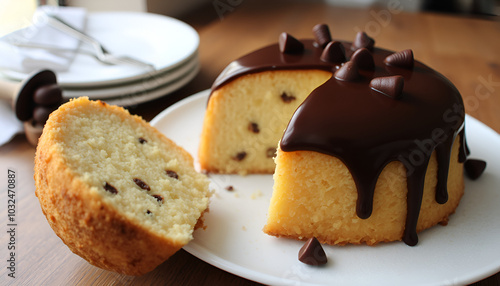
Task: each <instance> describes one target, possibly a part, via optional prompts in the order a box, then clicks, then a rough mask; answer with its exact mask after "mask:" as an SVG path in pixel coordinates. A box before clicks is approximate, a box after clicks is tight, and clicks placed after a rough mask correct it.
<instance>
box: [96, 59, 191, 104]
mask: <svg viewBox="0 0 500 286" xmlns="http://www.w3.org/2000/svg"><path fill="white" fill-rule="evenodd" d="M199 71H200V66H199V64H198V65H196V66H195V67H193V68H192V69H191V70H190V71H188V72H187V73H186V74H184V75H182V76H181V77H179V79H178V80H175V81H173V82H170V83H168V84H166V85H163V86H160V87H157V88H155V89H152V90H144V89H140V90H138V91H136V92H133V91H132V90H131V93H129V94H126V95H124V96H120V97H113V98H105V99H103V101H105V102H107V103H109V104H114V105H120V106H133V105H136V104H140V103H143V102H147V101H151V100H154V99H157V98H160V97H162V96H165V95H167V94H169V93H171V92H174V91H176V90H178V89H180V88H181V87H183V86H185V85H186V84H188V83H189V82H190V81H191V80H193V78H194V77H195V76H196V75H197V74H198V72H199Z"/></svg>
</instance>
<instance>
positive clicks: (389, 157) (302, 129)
mask: <svg viewBox="0 0 500 286" xmlns="http://www.w3.org/2000/svg"><path fill="white" fill-rule="evenodd" d="M313 33H314V36H315V39H314V40H297V39H295V38H294V37H292V36H290V35H288V34H286V33H283V34H282V35H280V39H279V43H278V44H274V45H270V46H267V47H264V48H262V49H259V50H257V51H254V52H252V53H250V54H248V55H246V56H243V57H241V58H240V59H238V60H236V61H234V62H233V63H231V64H230V65H229V66H228V67H227V68H226V69H225V70H224V71H223V72H222V73H221V75H220V76H219V77H218V78H217V80H216V81H215V83H214V86H213V88H212V90H213V91H217V90H219V89H221V88H223V87H225V86H227V85H228V84H232V83H233V82H235V81H237V80H238V79H241V78H244V77H250V76H255V75H259V74H263V73H266V72H281V71H311V72H313V71H314V72H316V71H326V72H329V73H330V76H329V77H328V79H326V80H325V81H324V82H323V83H321V84H319V85H318V86H317V87H316V88H315V89H314V90H313V91H312V92H311V93H310V94H309V95H308V96H307V97H306V98H305V100H304V101H303V102H302V103H301V104H300V106H299V107H298V108H297V110H296V111H295V113H294V114H293V116H292V118H291V120H290V121H289V123H288V126H287V127H286V129H285V131H284V134H283V136H282V138H281V141H280V143H279V145H278V150H277V157H276V158H275V161H276V173H275V175H274V180H275V186H274V193H273V198H272V200H271V205H270V209H269V214H268V222H267V225H266V226H265V227H264V231H265V232H266V233H268V234H271V235H275V236H284V237H291V238H296V239H307V238H310V237H318V239H319V240H320V242H323V243H331V244H345V243H363V242H366V243H368V244H375V243H378V242H380V241H393V240H401V239H402V240H403V241H404V242H405V243H406V244H408V245H412V246H413V245H416V244H417V242H418V237H417V231H420V230H423V229H425V228H428V227H431V226H432V225H435V224H437V223H443V224H444V223H446V222H447V219H448V216H449V215H450V214H451V213H453V212H454V211H455V209H456V207H457V206H458V202H459V201H460V198H461V196H462V194H463V168H462V166H463V164H462V163H463V162H464V161H465V159H466V156H467V154H468V150H467V147H466V143H465V136H464V118H465V111H464V105H463V102H462V98H461V96H460V94H459V92H458V90H457V89H456V88H455V86H454V85H453V84H452V83H451V82H450V81H449V80H447V79H446V78H445V77H444V76H442V75H441V74H439V73H438V72H436V71H434V70H433V69H431V68H429V67H428V66H426V65H424V64H422V63H421V62H419V61H416V60H414V58H413V52H412V51H411V50H404V51H401V52H396V53H395V52H391V51H388V50H384V49H380V48H376V47H374V43H375V42H374V40H373V39H372V38H370V37H368V36H367V35H366V34H365V33H363V32H360V33H358V34H357V36H356V38H355V40H354V42H352V43H350V42H344V41H334V40H332V39H331V36H330V32H329V29H328V27H327V26H326V25H317V26H315V27H314V29H313ZM277 74H278V73H277ZM276 77H278V76H276ZM278 96H279V95H278ZM281 96H282V98H283V95H281ZM286 96H289V95H288V94H286ZM209 107H210V101H209ZM209 109H210V108H209ZM207 112H208V111H207ZM241 116H244V114H243V113H242V114H241ZM287 120H288V119H287ZM260 128H265V127H264V126H260ZM202 144H203V143H202ZM455 145H456V146H455ZM453 150H455V151H453ZM313 153H314V154H313ZM245 154H246V153H245ZM287 154H294V155H293V156H294V157H292V155H289V156H290V157H286V158H292V159H293V160H294V161H292V162H291V163H290V162H288V161H286V160H291V159H283V158H285V156H287ZM316 154H323V155H326V157H321V159H318V160H317V161H314V160H313V159H312V158H313V157H314V156H316ZM243 157H244V156H243ZM336 159H338V160H340V161H339V163H338V164H337V163H335V164H337V165H343V166H344V165H345V167H347V170H348V172H347V173H348V174H347V175H345V174H344V173H345V172H343V171H342V172H341V171H339V174H341V175H338V176H337V175H335V176H337V177H335V176H333V177H332V176H330V177H328V176H329V174H328V173H329V172H330V171H332V170H329V169H328V168H330V167H326V166H331V165H330V163H331V162H330V161H331V160H336ZM308 161H310V162H314V164H310V165H307V164H306V163H307V162H308ZM394 162H396V163H397V164H400V165H401V164H402V166H403V167H404V171H403V173H402V175H401V176H399V177H397V180H400V181H404V183H403V186H402V187H401V188H399V189H397V188H396V187H394V186H392V185H391V183H390V182H389V183H387V184H388V185H387V186H386V185H384V184H385V183H384V182H382V183H380V184H381V185H383V186H381V187H376V186H378V180H379V179H380V180H382V179H384V181H391V179H390V176H386V175H385V174H382V173H384V172H383V171H384V169H385V168H386V167H391V168H392V165H393V163H394ZM287 163H290V164H289V165H288V166H287ZM337 165H335V166H334V167H335V168H337ZM390 165H391V166H390ZM398 166H399V165H398ZM450 168H452V169H453V170H451V169H450ZM297 169H301V170H297ZM388 169H390V168H388ZM397 169H398V167H394V168H392V169H391V170H394V171H391V172H393V173H395V172H396V171H395V170H397ZM449 171H453V176H450V178H451V177H453V178H451V179H450V178H449V176H448V173H449ZM307 172H309V174H312V176H313V177H311V176H309V177H308V175H307V174H306V173H307ZM332 172H333V171H332ZM386 173H387V172H386ZM336 174H337V173H336ZM382 175H383V176H382ZM323 177H324V178H323ZM382 177H384V178H382ZM386 177H387V178H389V179H386ZM426 177H429V178H426ZM325 178H326V179H325ZM428 180H429V182H427V181H428ZM450 180H453V182H451V183H450V182H449V181H450ZM344 181H346V182H344ZM349 181H353V183H352V185H353V189H354V190H355V193H356V194H355V195H353V198H354V199H353V200H354V201H355V207H354V209H355V214H356V216H357V217H350V216H349V214H347V213H348V212H349V210H342V211H340V209H342V208H346V206H347V205H349V202H347V203H345V204H344V203H337V202H335V203H331V202H330V201H329V199H317V198H315V197H319V196H320V195H321V196H324V197H325V198H327V197H328V196H325V195H324V194H325V193H327V192H330V191H331V190H337V189H339V190H340V191H339V192H343V191H344V189H349V188H350V187H349V184H350V182H349ZM304 182H306V183H307V184H304ZM339 182H341V183H339ZM450 184H451V185H452V186H453V192H452V195H453V196H452V197H450V200H451V201H452V202H448V201H449V196H448V188H449V185H450ZM346 186H347V187H346ZM300 188H302V189H300ZM311 188H312V189H313V190H311ZM385 188H387V189H391V192H392V189H394V190H395V191H394V192H393V193H394V194H395V196H397V197H400V196H404V200H405V203H404V206H403V207H404V208H403V209H402V210H398V211H396V212H395V213H394V214H390V215H389V213H388V214H387V217H388V218H390V219H391V220H392V217H394V216H400V217H402V222H401V230H398V229H397V227H396V228H395V230H394V231H393V230H391V231H393V232H394V234H391V235H388V236H385V235H384V234H373V233H376V232H377V231H378V230H377V228H378V226H382V225H384V224H385V223H386V222H384V221H382V222H380V221H379V222H374V223H373V225H370V224H371V223H366V222H363V220H365V221H370V219H371V217H372V215H375V213H374V211H373V205H374V196H376V195H377V194H376V190H378V189H385ZM306 189H308V190H306ZM424 189H425V190H428V191H425V192H427V193H432V196H433V197H434V198H433V200H432V202H427V200H426V201H425V202H423V197H426V198H427V197H428V195H426V194H424ZM393 193H391V195H392V194H393ZM346 196H351V195H343V194H342V195H340V197H341V199H342V200H344V197H346ZM314 200H316V201H317V205H314V204H315V203H314V202H313V201H314ZM381 200H382V201H384V200H385V198H384V199H381ZM395 200H396V199H395ZM401 200H402V199H401ZM332 201H333V199H332ZM387 201H389V199H388V200H387ZM422 204H425V206H423V205H422ZM440 205H444V206H445V207H444V208H443V209H441V206H440ZM391 207H392V203H391ZM391 207H388V206H384V205H383V203H382V207H380V208H381V210H382V212H384V211H385V209H389V208H391ZM424 207H425V210H431V212H429V213H433V209H436V210H437V211H436V214H432V215H430V216H431V217H430V218H429V217H427V214H425V213H422V212H421V209H423V208H424ZM325 209H326V210H325ZM330 210H331V211H332V212H345V213H346V215H345V216H344V214H342V213H337V214H335V215H332V216H330V214H329V211H330ZM419 216H420V218H421V220H424V222H422V223H420V222H419ZM333 217H335V219H333ZM339 221H340V222H339ZM351 222H352V223H351ZM337 223H339V225H340V226H339V227H338V228H337V229H336V230H331V229H333V228H334V227H333V225H335V224H337ZM358 223H359V225H361V226H360V230H359V232H360V233H357V232H358V230H352V232H351V233H349V234H347V235H343V234H338V233H341V232H343V231H344V230H346V229H349V231H351V230H350V228H351V226H353V229H354V228H355V227H354V225H356V224H358ZM419 223H420V224H421V225H419V226H417V224H419ZM387 224H390V223H389V222H387ZM330 225H332V227H331V229H330ZM323 226H325V227H323ZM398 227H399V226H398ZM372 234H373V235H372ZM346 236H347V237H346Z"/></svg>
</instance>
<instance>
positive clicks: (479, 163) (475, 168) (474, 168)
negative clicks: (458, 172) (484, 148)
mask: <svg viewBox="0 0 500 286" xmlns="http://www.w3.org/2000/svg"><path fill="white" fill-rule="evenodd" d="M464 168H465V173H466V174H467V177H469V178H470V179H471V180H476V179H477V178H479V177H480V176H481V175H482V174H483V172H484V169H486V162H485V161H483V160H479V159H467V160H466V161H465V163H464Z"/></svg>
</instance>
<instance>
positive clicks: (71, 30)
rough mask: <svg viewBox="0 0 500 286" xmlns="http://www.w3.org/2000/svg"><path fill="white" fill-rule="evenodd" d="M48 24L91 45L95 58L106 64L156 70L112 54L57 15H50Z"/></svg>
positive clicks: (137, 61)
mask: <svg viewBox="0 0 500 286" xmlns="http://www.w3.org/2000/svg"><path fill="white" fill-rule="evenodd" d="M47 16H48V18H47V19H48V23H49V24H50V25H52V26H53V27H54V28H57V29H59V30H61V31H63V32H65V33H67V34H69V35H71V36H73V37H75V38H77V39H78V40H81V41H84V42H86V43H88V44H90V45H91V46H92V47H93V48H94V51H95V52H96V54H95V56H96V58H97V59H98V60H99V61H101V62H103V63H105V64H113V65H116V64H129V65H136V66H141V67H143V68H147V69H149V70H151V71H154V70H155V67H154V66H153V65H152V64H149V63H146V62H143V61H140V60H137V59H134V58H132V57H129V56H115V55H113V54H112V53H110V52H109V51H108V50H107V49H106V48H104V46H103V45H102V44H101V43H99V41H97V40H96V39H94V38H92V37H91V36H89V35H87V34H85V33H84V32H82V31H80V30H79V29H77V28H75V27H73V26H72V25H70V24H68V23H67V22H66V21H64V20H63V19H61V18H59V17H58V16H56V15H50V14H48V15H47Z"/></svg>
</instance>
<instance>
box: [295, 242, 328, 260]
mask: <svg viewBox="0 0 500 286" xmlns="http://www.w3.org/2000/svg"><path fill="white" fill-rule="evenodd" d="M299 260H300V261H301V262H303V263H305V264H308V265H322V264H326V263H327V262H328V258H327V257H326V253H325V251H324V250H323V247H322V246H321V244H320V243H319V241H318V239H316V237H312V238H310V239H308V240H307V241H306V243H305V244H304V246H302V248H301V249H300V251H299Z"/></svg>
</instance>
